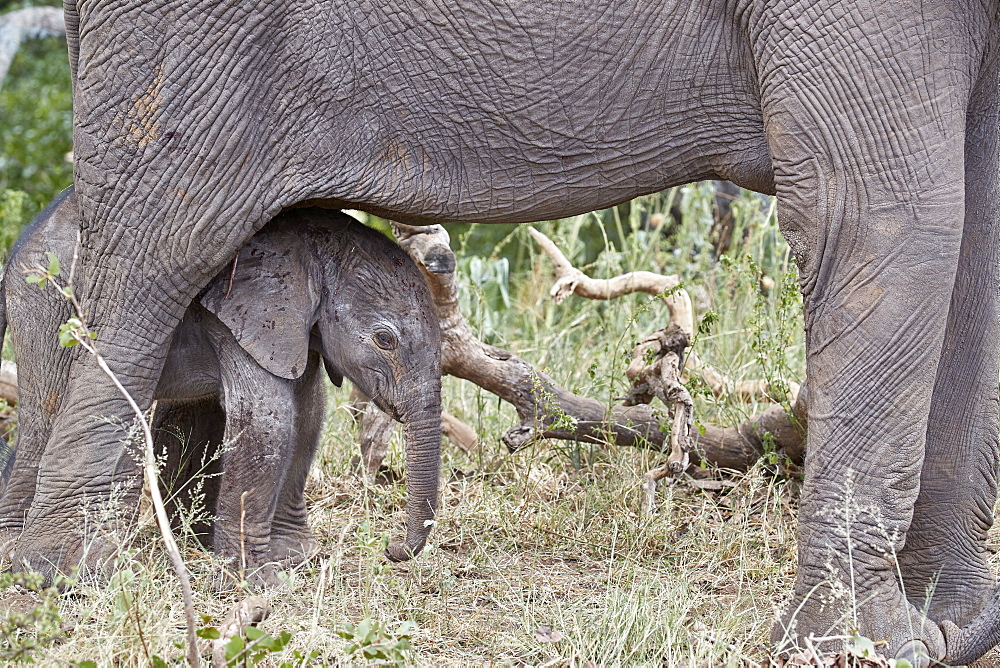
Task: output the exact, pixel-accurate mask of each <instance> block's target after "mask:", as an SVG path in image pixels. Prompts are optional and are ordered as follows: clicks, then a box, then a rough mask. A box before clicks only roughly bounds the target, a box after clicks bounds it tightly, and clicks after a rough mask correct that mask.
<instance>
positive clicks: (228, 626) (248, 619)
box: [212, 596, 271, 668]
mask: <svg viewBox="0 0 1000 668" xmlns="http://www.w3.org/2000/svg"><path fill="white" fill-rule="evenodd" d="M270 614H271V605H270V604H269V603H268V602H267V601H266V600H265V599H263V598H261V597H260V596H250V597H249V598H246V599H244V600H243V601H241V602H240V603H238V604H237V605H236V607H234V608H233V609H232V610H230V611H229V614H227V615H226V618H225V619H224V620H222V623H221V624H219V637H218V638H216V639H215V640H213V641H212V668H222V667H224V666H228V665H231V664H230V663H229V661H228V660H227V659H226V646H227V645H228V644H229V641H230V640H232V639H233V637H234V636H237V635H239V634H241V633H243V629H245V628H246V627H248V626H257V625H258V624H260V623H261V622H262V621H264V620H265V619H267V617H268V615H270Z"/></svg>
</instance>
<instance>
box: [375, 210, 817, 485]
mask: <svg viewBox="0 0 1000 668" xmlns="http://www.w3.org/2000/svg"><path fill="white" fill-rule="evenodd" d="M392 227H393V232H394V234H395V236H396V239H397V240H398V241H399V243H400V245H401V246H402V247H403V248H404V249H405V250H406V251H407V252H408V253H409V254H410V257H412V258H413V260H414V261H415V262H416V263H417V265H418V266H419V267H420V268H421V269H422V270H423V272H424V276H425V278H426V279H427V283H428V287H429V288H430V291H431V294H432V296H433V299H434V303H435V306H436V307H437V311H438V318H439V320H440V322H441V333H442V369H443V371H444V373H446V374H450V375H453V376H457V377H459V378H463V379H465V380H469V381H471V382H473V383H475V384H476V385H478V386H480V387H482V388H483V389H485V390H486V391H488V392H491V393H492V394H495V395H496V396H498V397H500V398H501V399H503V400H504V401H506V402H508V403H509V404H511V405H512V406H514V408H515V410H516V411H517V414H518V418H519V421H520V423H519V424H518V425H516V426H515V427H513V428H511V429H510V430H508V431H507V433H506V434H504V436H503V437H502V439H501V440H502V441H503V443H504V444H505V445H506V446H507V448H508V449H509V450H510V451H512V452H513V451H516V450H518V449H519V448H522V447H524V446H526V445H528V444H529V443H532V442H534V441H535V440H536V439H539V438H557V439H563V440H572V441H582V442H589V443H602V444H603V443H610V444H613V445H619V446H629V447H644V448H650V449H654V450H660V451H663V450H665V449H666V448H667V447H668V446H667V435H668V433H669V432H670V428H669V426H668V425H669V424H670V423H671V422H672V419H671V418H670V417H669V416H667V415H666V414H665V413H664V412H663V410H662V409H657V408H654V407H652V406H650V405H648V404H641V405H635V406H624V405H610V404H609V403H606V402H602V401H597V400H596V399H591V398H588V397H583V396H580V395H578V394H574V393H573V392H570V391H568V390H566V389H565V388H563V387H561V386H560V385H559V384H557V383H556V382H555V381H553V380H552V379H551V378H549V377H548V376H547V375H546V374H544V373H542V372H541V371H539V370H537V369H535V368H534V367H532V366H531V365H530V364H528V363H527V362H525V361H524V360H522V359H520V358H519V357H517V356H516V355H514V354H513V353H511V352H509V351H506V350H503V349H500V348H497V347H495V346H491V345H488V344H486V343H483V342H482V341H480V340H479V339H478V338H476V336H475V334H474V333H473V332H472V330H471V328H470V327H469V325H468V323H467V322H466V321H465V318H464V317H463V316H462V314H461V312H460V311H459V307H458V282H457V279H456V277H455V266H456V263H455V255H454V253H453V252H452V251H451V248H450V246H449V242H450V240H449V237H448V233H447V231H445V229H444V228H443V227H441V226H440V225H432V226H427V227H413V226H409V225H403V224H400V223H395V222H394V223H393V224H392ZM553 246H554V244H553ZM560 255H561V253H560ZM567 264H568V263H567ZM662 292H663V290H658V291H657V292H656V293H655V294H658V295H659V294H661V293H662ZM601 294H607V291H605V292H603V293H601ZM800 402H801V403H802V406H803V407H804V395H802V396H800V398H799V401H797V402H796V406H798V405H799V403H800ZM798 412H799V411H798V410H796V411H793V413H798ZM801 415H802V416H803V417H804V410H802V411H801ZM802 425H804V420H799V421H796V420H794V419H793V416H792V415H788V414H787V412H786V411H785V410H784V409H783V408H781V407H780V406H773V407H771V408H770V409H768V410H767V411H765V412H764V413H763V414H761V415H759V416H756V417H754V418H751V419H750V420H747V421H746V422H744V423H743V424H741V425H739V426H738V427H731V428H719V427H711V426H705V427H704V430H705V431H704V433H702V434H700V435H698V436H697V442H696V444H695V448H694V450H693V454H694V459H695V462H696V463H703V462H704V463H709V464H714V465H718V466H724V467H727V468H737V469H746V468H747V467H748V466H749V465H750V464H752V463H753V462H755V461H756V460H757V459H758V458H759V457H760V455H762V454H764V452H765V437H764V433H765V431H770V432H772V433H774V435H775V441H776V442H777V444H778V446H779V447H783V448H786V450H790V452H789V453H788V454H789V456H790V457H791V458H792V459H793V461H794V460H796V459H798V460H799V461H801V454H800V453H801V451H802V448H803V446H802V435H803V434H804V432H803V431H801V427H802ZM779 434H780V436H779ZM786 438H787V439H791V440H789V441H787V443H786V441H785V440H784V439H786ZM793 453H799V454H793Z"/></svg>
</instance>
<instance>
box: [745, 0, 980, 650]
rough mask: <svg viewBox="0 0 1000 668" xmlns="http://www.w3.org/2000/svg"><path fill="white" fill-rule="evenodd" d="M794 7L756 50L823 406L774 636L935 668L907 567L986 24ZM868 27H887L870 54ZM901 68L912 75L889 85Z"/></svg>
mask: <svg viewBox="0 0 1000 668" xmlns="http://www.w3.org/2000/svg"><path fill="white" fill-rule="evenodd" d="M787 4H792V3H787ZM794 4H795V5H797V9H796V10H795V12H791V11H789V12H786V13H785V14H783V15H781V16H780V17H779V16H773V15H772V16H762V17H761V18H762V20H761V25H760V26H759V27H760V28H761V35H760V39H759V40H758V42H757V43H756V44H755V45H754V46H755V48H756V49H757V50H758V51H759V55H758V60H759V62H760V63H761V68H760V70H761V72H762V81H761V91H762V104H763V105H764V117H765V119H767V132H768V141H769V145H770V147H771V153H772V159H773V161H774V167H775V187H776V192H777V196H778V210H779V215H780V218H781V226H782V231H783V232H784V233H785V234H786V236H787V237H788V238H789V242H790V243H791V244H792V246H793V248H794V249H795V251H796V255H797V259H798V261H799V266H800V269H801V270H802V284H803V292H804V296H805V319H806V358H807V380H808V393H809V400H810V406H809V454H808V457H807V458H806V472H805V483H804V485H803V490H802V499H801V505H800V510H799V529H798V540H799V545H798V573H797V577H796V583H795V592H794V596H793V600H792V603H791V605H790V606H789V607H788V609H787V611H786V613H785V615H784V616H783V617H782V620H781V621H780V622H779V624H777V625H776V627H775V629H774V633H773V634H772V638H773V639H774V640H775V641H778V642H781V641H783V640H790V641H791V642H792V643H793V644H795V643H798V642H800V641H801V639H803V638H806V637H808V636H809V634H815V635H830V634H831V633H833V634H839V633H841V632H845V631H850V630H851V629H857V630H859V631H860V632H861V633H862V634H864V635H866V636H867V637H870V638H875V639H885V640H886V641H887V644H886V647H885V649H884V650H883V651H885V652H886V653H888V654H889V656H893V655H900V656H907V657H908V658H911V659H916V655H917V654H919V653H921V652H923V653H924V654H929V658H928V657H926V656H925V657H924V658H923V659H922V660H920V661H919V663H918V665H928V662H929V660H930V659H939V658H941V657H942V656H943V655H944V651H945V644H944V636H943V634H942V633H941V630H940V629H939V628H938V625H937V624H935V623H933V622H932V621H931V620H929V619H928V618H927V617H926V616H925V615H923V614H922V613H921V611H920V610H919V609H918V608H916V607H915V606H913V605H912V604H911V603H910V602H909V601H908V600H907V598H906V597H905V595H904V593H903V591H902V588H901V584H902V583H901V581H900V578H899V569H898V565H897V559H898V555H899V554H900V552H901V551H902V549H903V547H904V544H905V541H906V537H907V531H908V530H909V527H910V523H911V520H912V517H913V508H914V504H915V503H916V500H917V496H918V493H919V480H920V471H921V468H922V466H923V462H924V450H925V443H926V435H927V425H928V419H929V415H930V406H931V400H932V394H933V391H934V386H935V379H936V377H937V370H938V363H939V357H940V351H941V350H942V347H943V345H944V342H945V330H946V320H947V314H948V311H949V304H950V303H951V299H952V295H953V291H954V285H955V278H956V274H957V271H958V266H959V258H960V257H961V249H962V242H963V236H964V233H965V231H964V218H965V204H964V199H965V152H964V149H963V141H964V138H965V135H964V132H965V116H966V111H967V108H968V104H969V100H970V97H971V93H972V90H973V88H974V86H975V81H974V80H973V78H972V72H974V71H975V65H977V64H978V63H979V62H980V61H981V58H982V54H981V52H980V51H979V49H980V48H981V47H980V46H979V43H978V42H977V41H976V39H974V37H975V35H973V34H972V27H981V25H982V23H983V21H984V20H985V19H984V17H983V16H979V15H976V16H972V15H970V16H964V17H963V21H962V22H958V23H956V22H954V16H953V15H952V14H951V10H950V9H949V10H945V9H943V7H944V6H943V5H937V6H936V7H925V12H924V13H923V14H921V13H920V12H914V11H913V6H912V5H911V4H909V3H906V2H895V1H893V0H888V2H878V3H875V2H857V3H852V5H851V7H852V9H851V21H850V22H841V21H840V20H839V19H838V16H839V15H837V14H831V13H829V12H825V11H824V9H823V8H822V7H819V6H818V5H815V3H794ZM761 11H762V12H763V13H764V14H767V12H768V11H770V10H768V9H762V10H761ZM963 11H969V8H968V7H964V6H963ZM886 15H892V16H894V21H893V23H892V25H891V26H889V25H886V24H885V23H884V21H883V20H882V17H884V16H886ZM864 25H879V26H880V27H881V28H882V30H880V31H879V32H878V33H877V39H874V40H869V41H866V42H865V43H864V44H861V43H860V42H858V41H856V40H853V39H851V38H852V35H859V34H860V32H861V31H862V28H861V26H864ZM806 34H808V35H809V37H808V39H807V38H806V37H805V35H806ZM816 35H822V37H816ZM937 39H940V40H941V42H940V43H938V42H935V40H937ZM943 44H946V45H947V46H945V47H944V48H942V45H943ZM793 49H794V50H795V52H796V55H797V57H796V59H795V61H794V63H792V61H790V60H788V59H787V58H786V56H787V54H788V53H790V52H791V51H792V50H793ZM887 62H892V63H894V64H895V66H898V67H900V68H902V69H903V70H905V71H906V73H907V74H906V76H901V77H892V78H886V77H884V76H883V74H884V71H885V70H884V68H883V64H884V63H887ZM956 72H958V73H969V74H968V76H967V77H965V78H963V77H962V76H961V75H959V76H952V75H953V74H954V73H956ZM887 119H901V120H900V121H899V123H898V124H896V121H895V120H887ZM994 132H995V129H994ZM993 382H994V384H995V383H996V378H994V381H993Z"/></svg>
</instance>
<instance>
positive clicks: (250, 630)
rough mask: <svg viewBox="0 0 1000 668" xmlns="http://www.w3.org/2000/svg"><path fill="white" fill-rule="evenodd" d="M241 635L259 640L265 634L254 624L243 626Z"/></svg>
mask: <svg viewBox="0 0 1000 668" xmlns="http://www.w3.org/2000/svg"><path fill="white" fill-rule="evenodd" d="M243 635H245V636H246V637H247V639H248V640H260V639H261V638H263V637H264V636H266V635H267V634H266V633H264V632H263V631H261V630H260V629H258V628H257V627H256V626H246V627H244V628H243Z"/></svg>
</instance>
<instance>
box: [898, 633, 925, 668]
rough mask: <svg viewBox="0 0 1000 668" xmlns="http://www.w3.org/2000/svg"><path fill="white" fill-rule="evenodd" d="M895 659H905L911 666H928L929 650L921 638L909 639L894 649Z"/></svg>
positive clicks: (916, 667)
mask: <svg viewBox="0 0 1000 668" xmlns="http://www.w3.org/2000/svg"><path fill="white" fill-rule="evenodd" d="M896 658H897V659H906V660H907V661H909V662H910V664H911V665H912V666H913V668H929V666H930V665H931V657H930V652H929V651H928V650H927V645H925V644H924V643H923V641H922V640H911V641H909V642H907V643H905V644H904V645H903V646H902V647H900V648H899V649H898V650H897V651H896Z"/></svg>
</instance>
